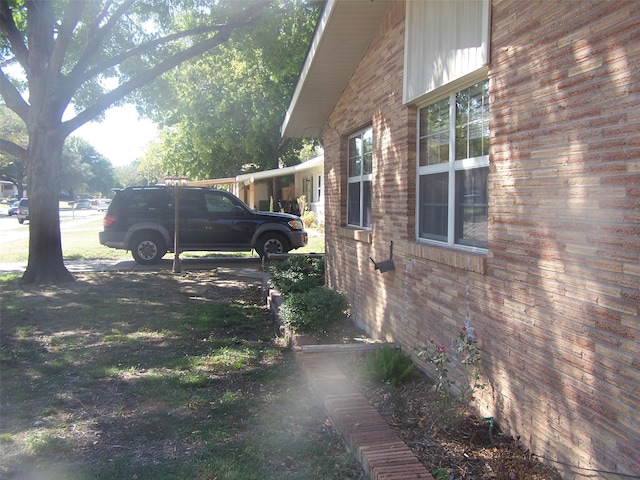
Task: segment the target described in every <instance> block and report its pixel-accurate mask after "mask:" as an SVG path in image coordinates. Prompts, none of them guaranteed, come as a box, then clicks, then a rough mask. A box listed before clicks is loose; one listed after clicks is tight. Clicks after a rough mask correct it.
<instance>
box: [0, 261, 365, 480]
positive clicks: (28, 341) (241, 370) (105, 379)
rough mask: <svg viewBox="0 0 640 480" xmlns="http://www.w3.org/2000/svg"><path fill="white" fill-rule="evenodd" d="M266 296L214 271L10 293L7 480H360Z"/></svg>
mask: <svg viewBox="0 0 640 480" xmlns="http://www.w3.org/2000/svg"><path fill="white" fill-rule="evenodd" d="M260 287H261V285H260V282H259V281H257V282H252V281H244V280H238V279H234V278H230V277H223V276H218V275H217V274H216V273H215V272H210V271H205V272H196V273H189V274H184V275H181V276H175V275H171V274H169V273H117V272H112V273H91V274H82V275H78V281H77V282H76V283H74V284H71V285H65V286H64V287H24V286H21V285H18V283H17V280H15V279H14V280H5V281H3V282H2V289H3V301H2V306H1V307H0V308H1V309H2V310H1V312H0V314H1V315H2V321H3V325H2V331H1V343H0V361H1V362H2V368H1V370H0V376H1V377H0V380H1V381H2V393H1V412H0V415H1V416H2V418H3V422H2V425H1V427H0V447H1V449H2V456H1V457H2V458H1V459H0V477H2V478H7V479H23V478H30V479H31V478H50V479H62V478H69V479H85V478H86V479H89V478H91V479H93V478H96V479H102V478H104V479H107V478H108V479H113V478H138V479H143V478H153V479H163V478H167V479H168V478H171V479H193V478H225V479H249V478H271V479H280V478H282V479H287V478H327V479H330V478H360V475H361V473H360V467H359V465H358V464H357V462H356V461H355V459H354V458H353V457H352V456H351V455H349V454H347V453H346V452H345V451H344V447H343V444H342V442H341V441H340V439H339V438H337V437H336V435H335V433H334V432H333V429H332V428H331V427H330V426H329V425H328V424H327V421H326V418H325V416H324V411H323V409H322V408H320V407H319V406H318V405H317V404H316V402H315V400H314V399H313V398H311V397H310V396H309V393H308V392H307V390H306V387H305V385H304V381H303V380H302V377H301V375H300V372H299V371H298V367H297V365H296V364H295V363H294V361H293V359H292V358H291V356H290V353H289V352H288V351H286V350H283V349H282V348H281V347H280V346H279V344H278V341H277V338H276V328H275V325H274V324H273V321H272V318H271V316H270V313H269V311H268V310H267V309H266V308H265V307H263V306H262V305H261V291H260Z"/></svg>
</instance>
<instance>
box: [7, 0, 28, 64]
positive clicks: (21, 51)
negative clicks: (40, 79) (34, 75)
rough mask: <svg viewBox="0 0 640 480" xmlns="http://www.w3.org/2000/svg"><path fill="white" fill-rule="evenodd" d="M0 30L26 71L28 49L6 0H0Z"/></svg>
mask: <svg viewBox="0 0 640 480" xmlns="http://www.w3.org/2000/svg"><path fill="white" fill-rule="evenodd" d="M0 32H2V34H3V35H4V36H5V37H7V39H8V40H9V43H11V50H13V52H14V55H15V56H16V58H17V60H18V62H20V64H21V65H22V67H23V68H24V69H25V71H28V70H27V68H28V64H29V61H28V59H29V49H28V48H27V46H26V45H25V43H24V39H23V38H22V34H21V33H20V31H19V30H18V27H16V24H15V22H14V20H13V12H12V10H11V7H10V6H9V2H8V1H7V0H1V1H0Z"/></svg>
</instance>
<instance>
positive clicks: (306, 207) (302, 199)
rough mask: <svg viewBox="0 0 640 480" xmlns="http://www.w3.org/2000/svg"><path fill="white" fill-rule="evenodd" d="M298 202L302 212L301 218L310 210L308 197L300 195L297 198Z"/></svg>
mask: <svg viewBox="0 0 640 480" xmlns="http://www.w3.org/2000/svg"><path fill="white" fill-rule="evenodd" d="M296 202H297V203H298V210H299V211H300V216H304V214H305V213H307V211H308V210H309V204H308V203H307V197H306V196H305V195H300V196H299V197H298V198H296Z"/></svg>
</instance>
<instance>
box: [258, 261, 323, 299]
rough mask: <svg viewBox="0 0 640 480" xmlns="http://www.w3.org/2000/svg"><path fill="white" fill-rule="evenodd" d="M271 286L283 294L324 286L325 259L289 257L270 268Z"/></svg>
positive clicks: (271, 264) (270, 265)
mask: <svg viewBox="0 0 640 480" xmlns="http://www.w3.org/2000/svg"><path fill="white" fill-rule="evenodd" d="M268 270H269V274H270V275H271V278H270V282H271V284H272V285H273V286H274V287H275V288H276V289H278V290H279V291H280V293H281V294H283V295H287V294H289V293H296V292H298V293H301V292H306V291H308V290H311V289H312V288H315V287H319V286H322V285H324V258H322V257H320V258H312V257H307V256H295V257H289V258H288V259H287V260H285V261H283V262H276V263H270V264H269V266H268Z"/></svg>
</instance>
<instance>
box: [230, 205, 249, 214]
mask: <svg viewBox="0 0 640 480" xmlns="http://www.w3.org/2000/svg"><path fill="white" fill-rule="evenodd" d="M231 213H233V214H234V215H244V214H245V213H247V212H245V210H244V208H242V207H241V206H239V205H235V206H234V207H233V208H232V209H231Z"/></svg>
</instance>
